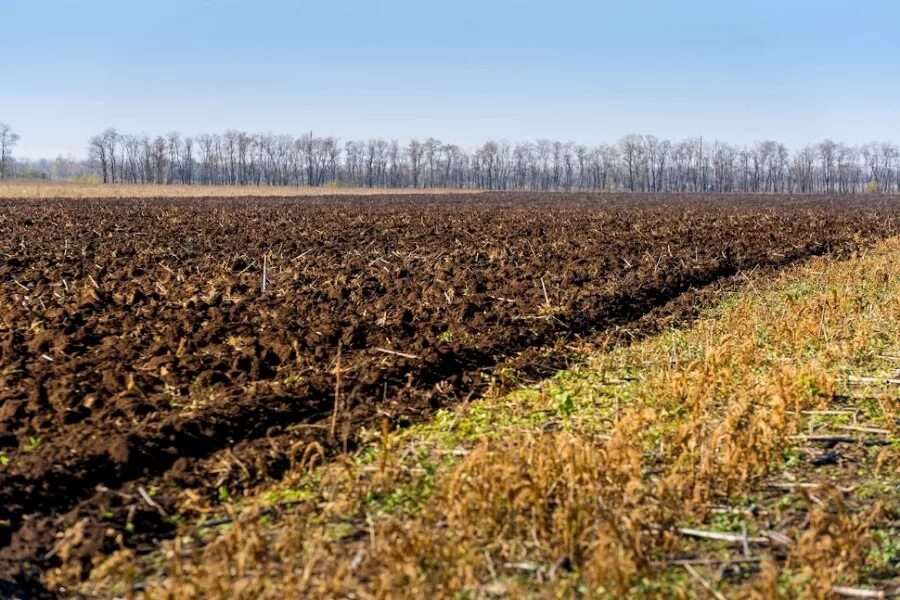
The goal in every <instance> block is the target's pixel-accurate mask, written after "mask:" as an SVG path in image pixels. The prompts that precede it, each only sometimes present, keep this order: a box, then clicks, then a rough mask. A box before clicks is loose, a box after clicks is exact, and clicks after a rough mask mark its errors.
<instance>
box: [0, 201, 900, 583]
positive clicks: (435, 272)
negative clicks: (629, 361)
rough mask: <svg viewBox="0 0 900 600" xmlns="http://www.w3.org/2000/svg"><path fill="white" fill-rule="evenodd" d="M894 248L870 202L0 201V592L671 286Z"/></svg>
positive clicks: (627, 317) (669, 297)
mask: <svg viewBox="0 0 900 600" xmlns="http://www.w3.org/2000/svg"><path fill="white" fill-rule="evenodd" d="M897 233H900V201H898V200H897V199H894V198H880V197H879V198H870V197H865V198H850V199H837V198H816V197H772V196H721V197H709V196H703V197H689V196H675V195H672V196H662V195H657V196H641V195H602V196H596V195H593V196H592V195H582V194H548V195H540V194H518V193H517V194H505V193H504V194H478V195H465V194H459V195H446V196H422V197H411V196H403V197H390V196H385V197H373V196H367V197H359V198H345V197H341V198H335V197H332V198H293V199H290V198H284V199H265V200H262V199H258V198H256V199H253V198H245V199H233V198H232V199H202V200H201V199H191V200H172V199H158V200H146V199H131V200H73V201H66V202H55V201H23V200H16V201H0V462H2V463H4V464H3V465H2V466H0V595H2V594H3V593H4V590H5V589H7V588H8V590H13V589H23V590H25V591H27V593H29V594H32V595H39V594H49V592H48V591H47V590H44V589H43V588H41V587H40V583H39V579H40V575H41V573H42V572H43V571H44V570H45V569H47V568H48V567H50V566H52V565H54V564H55V563H56V562H57V561H58V559H59V554H60V553H61V552H63V550H64V551H65V552H66V553H72V552H75V553H76V554H78V555H81V556H83V557H84V559H85V561H88V560H89V558H90V556H91V555H93V554H94V553H96V552H98V551H100V550H106V551H108V550H109V549H111V548H113V547H115V546H116V545H117V544H126V545H129V546H132V547H137V548H139V549H140V548H141V547H145V546H147V547H151V546H152V545H153V544H154V538H156V537H159V536H165V535H168V534H169V533H170V532H171V531H172V530H173V526H172V523H171V519H169V518H168V517H167V515H168V514H169V513H170V512H171V505H172V503H173V499H172V498H173V497H174V496H175V494H176V493H177V492H178V490H179V489H182V488H185V487H194V488H198V489H201V490H204V491H205V493H207V494H212V495H214V494H217V493H218V494H221V493H223V492H222V490H223V489H224V490H226V491H225V492H224V493H228V494H235V493H237V492H239V491H240V489H239V487H240V486H241V485H250V484H251V483H253V482H257V481H259V480H261V479H264V478H266V477H272V476H277V475H278V474H279V473H280V472H282V471H283V470H284V469H285V468H286V467H287V465H288V464H289V461H290V460H291V457H292V455H294V454H296V453H297V452H298V451H301V450H302V448H304V447H305V445H306V444H307V443H310V442H320V443H323V444H326V445H330V447H332V448H339V447H340V446H341V445H347V444H352V443H353V441H354V437H355V435H356V434H357V433H358V432H359V431H360V428H361V427H367V426H368V427H371V426H373V425H374V424H375V423H377V422H378V421H379V420H380V419H381V418H388V419H390V420H391V421H392V422H393V423H394V424H396V425H402V424H403V423H405V422H409V421H412V420H416V419H421V418H422V416H423V415H425V414H427V413H428V412H429V411H431V410H433V409H434V408H436V407H439V406H441V405H445V404H447V403H452V402H458V401H461V400H463V399H465V398H466V397H469V396H471V395H472V394H476V393H478V392H479V390H481V389H483V387H484V386H485V385H489V384H491V383H497V382H500V383H502V382H503V381H504V376H505V374H506V373H507V367H508V366H509V365H512V366H514V367H516V369H517V371H518V372H519V373H522V372H525V373H528V372H540V369H541V368H542V367H546V366H547V363H548V361H549V364H550V366H553V365H554V364H555V361H556V360H557V359H558V356H559V355H560V354H565V352H564V350H561V349H562V348H564V346H565V345H566V344H567V343H568V342H570V341H571V340H572V339H575V338H590V337H591V336H594V335H596V334H598V333H601V332H603V331H604V330H608V329H609V328H610V327H611V326H615V325H623V324H629V323H640V325H639V327H652V326H653V323H655V322H656V320H657V315H659V316H660V318H661V317H662V316H664V315H663V313H662V311H660V307H662V306H664V305H669V306H672V307H674V308H673V310H674V309H678V310H681V309H684V303H685V302H691V301H692V300H693V299H692V298H691V297H690V296H684V294H685V292H688V291H689V290H692V289H695V288H700V287H703V286H708V285H709V284H712V283H714V282H717V281H721V280H722V279H723V278H728V277H732V276H734V275H735V274H738V273H740V272H741V271H744V270H749V269H753V268H756V267H764V268H776V267H779V266H783V265H786V264H789V263H791V262H794V261H796V260H800V259H803V258H806V257H809V256H812V255H817V254H823V253H828V252H849V251H852V250H853V249H855V248H857V247H859V246H860V245H862V244H866V243H868V242H871V241H873V240H876V239H880V238H883V237H886V236H889V235H896V234H897ZM264 269H265V281H266V289H265V291H263V289H262V287H263V280H264ZM679 298H681V299H682V302H681V303H679ZM685 298H687V300H684V299H685ZM648 314H649V315H653V316H652V318H648V317H647V315H648ZM542 348H552V349H555V355H552V356H550V357H546V356H545V353H543V352H541V351H540V349H542ZM336 397H337V398H338V399H339V404H338V408H339V410H338V411H335V410H334V409H335V399H336ZM332 415H334V420H332V418H333V417H332ZM236 486H237V487H236ZM148 490H149V492H148ZM150 493H152V494H153V498H152V499H151V500H150V501H147V499H145V498H144V496H145V495H146V496H147V497H149V495H150ZM73 524H78V525H79V527H78V531H79V536H80V537H79V539H78V540H76V541H75V542H74V543H73V541H72V540H71V539H67V538H60V537H59V536H58V532H60V531H62V530H64V529H67V528H68V529H69V530H70V531H71V529H72V528H71V526H72V525H73ZM85 564H87V562H85ZM4 581H5V582H6V583H4ZM4 585H5V586H6V588H4Z"/></svg>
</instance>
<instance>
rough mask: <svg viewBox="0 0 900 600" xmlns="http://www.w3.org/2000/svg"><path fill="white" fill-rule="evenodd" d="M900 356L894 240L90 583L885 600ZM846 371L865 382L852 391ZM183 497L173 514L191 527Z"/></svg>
mask: <svg viewBox="0 0 900 600" xmlns="http://www.w3.org/2000/svg"><path fill="white" fill-rule="evenodd" d="M898 356H900V239H894V240H889V241H887V242H884V243H882V244H880V245H879V246H877V247H876V248H874V249H872V250H871V251H869V252H867V253H866V254H865V255H864V256H861V257H856V258H854V259H852V260H847V261H829V260H826V259H816V260H813V261H811V262H809V263H808V264H806V265H805V266H802V267H798V268H794V269H791V270H789V271H787V272H785V273H783V274H781V275H779V276H778V277H776V278H775V279H774V280H772V281H757V282H755V284H754V285H752V286H751V287H750V288H748V290H747V291H746V293H744V294H742V295H739V296H735V297H732V298H729V299H727V300H726V301H725V302H723V304H722V305H721V306H720V307H719V308H718V309H717V310H715V311H714V312H712V313H710V314H709V315H708V316H707V317H705V318H703V319H701V320H700V321H699V322H697V323H696V324H695V325H693V326H692V327H690V328H689V329H686V330H680V331H671V332H669V333H666V334H664V335H661V336H659V337H657V338H654V339H650V340H647V341H644V342H640V343H636V344H635V345H633V346H630V347H628V348H623V349H614V350H610V351H607V352H601V353H600V354H598V355H597V356H596V357H595V359H594V360H593V361H592V362H590V363H589V364H587V365H584V366H581V367H578V368H575V369H573V370H571V371H568V372H564V373H561V374H560V375H559V376H557V377H556V378H554V379H552V380H550V381H547V382H545V383H544V384H543V385H541V386H540V388H539V389H533V390H522V391H520V392H517V393H514V394H512V395H508V396H502V397H489V398H485V399H483V400H478V401H475V402H473V403H471V404H469V405H467V406H464V407H460V408H458V409H455V410H452V411H442V412H440V413H439V414H438V415H437V417H436V418H435V419H434V420H433V421H432V422H430V423H428V424H425V425H422V426H418V427H414V428H412V429H411V430H408V431H405V432H402V433H391V432H388V431H383V432H372V433H371V434H370V436H371V442H370V444H369V445H368V446H367V447H366V448H364V449H363V450H362V451H361V452H359V453H358V454H356V455H353V456H345V457H341V458H339V459H337V460H335V461H332V462H330V463H325V464H322V463H321V462H320V461H319V460H318V459H319V458H320V454H319V451H318V449H316V448H309V449H307V451H305V452H298V456H297V460H296V464H295V466H294V468H293V469H292V470H291V473H290V474H289V476H288V477H287V478H285V480H284V481H282V482H280V483H279V484H278V485H276V486H274V487H273V488H271V489H268V490H262V491H260V492H259V493H258V494H255V495H253V496H252V497H247V498H244V499H241V500H239V501H234V502H230V503H224V504H222V505H220V506H212V505H210V506H206V507H205V508H204V509H203V510H201V511H199V512H200V513H204V512H207V511H208V514H219V515H221V514H228V515H230V517H231V519H232V521H231V522H229V523H227V524H225V525H224V526H221V527H218V528H213V527H210V528H203V529H198V524H199V523H198V522H197V521H196V520H189V521H188V522H185V523H184V524H183V525H182V526H181V530H180V535H179V536H178V537H177V538H176V539H175V540H174V541H173V542H171V543H166V544H164V546H163V549H162V551H161V552H160V553H157V554H154V555H151V556H150V557H142V558H136V557H134V556H133V555H132V554H131V553H130V552H129V551H125V550H123V551H121V552H119V553H117V554H115V555H113V556H112V557H109V558H107V559H106V561H105V562H102V563H101V562H99V561H98V566H97V568H96V569H95V571H94V575H93V577H92V579H91V581H90V582H88V584H87V585H85V586H83V587H82V591H83V592H85V593H88V594H91V593H93V594H96V595H99V596H104V595H108V594H110V593H116V592H118V593H122V592H123V591H126V590H127V589H131V586H132V583H133V582H134V581H141V589H143V590H144V591H143V595H144V596H145V597H147V598H160V599H162V598H166V599H182V598H185V599H186V598H196V597H208V598H282V597H356V598H392V597H416V598H420V597H429V596H431V597H437V598H445V597H451V598H482V597H497V596H507V597H547V598H560V597H572V596H585V597H595V598H623V597H629V598H692V597H712V596H711V594H712V593H713V592H710V591H709V590H716V591H715V593H717V594H724V595H725V596H727V597H729V598H734V597H744V598H759V599H764V598H765V599H768V598H825V597H829V595H830V594H831V593H832V590H834V589H837V588H835V587H834V586H837V585H841V586H858V587H864V588H866V589H879V588H881V589H890V587H891V586H892V585H893V584H895V583H897V581H896V578H897V577H898V573H897V565H898V560H900V557H898V547H897V543H896V539H897V533H898V531H897V519H898V514H900V506H898V498H897V493H896V491H897V489H898V486H900V477H898V473H900V444H898V436H897V433H898V431H897V430H898V420H897V413H896V410H897V399H898V396H900V393H898V389H897V387H896V386H892V385H890V384H887V383H883V382H880V381H878V380H877V378H880V377H893V376H895V375H894V373H895V372H896V371H898V370H900V359H898V358H897V357H898ZM851 375H857V376H858V375H865V376H872V377H875V378H876V380H875V381H870V382H868V384H866V385H864V386H858V385H852V386H851V385H850V384H849V383H848V382H849V378H850V376H851ZM854 427H855V428H857V429H852V428H854ZM847 428H850V429H847ZM865 429H873V431H875V433H872V432H866V431H864V430H865ZM848 432H852V436H853V437H855V438H858V439H859V440H861V441H860V442H859V443H853V444H838V445H836V446H835V447H834V449H833V450H834V451H837V452H838V453H839V455H840V456H839V457H838V459H837V464H835V465H833V466H828V465H827V464H826V466H821V467H818V466H815V460H814V459H816V458H819V459H821V458H822V457H823V456H824V454H823V453H824V451H825V448H823V447H822V446H821V445H817V443H816V442H808V441H803V440H802V439H797V438H796V436H797V435H798V434H814V435H825V434H828V435H835V434H841V435H845V436H846V435H847V434H848ZM866 440H868V441H869V442H872V443H871V444H867V443H865V442H866ZM877 444H881V445H877ZM185 497H186V501H187V499H189V498H191V495H190V493H189V492H186V496H185ZM190 503H191V505H192V508H191V511H194V512H191V513H189V512H188V511H186V512H185V514H186V515H187V514H197V506H196V498H194V499H193V500H190ZM186 506H187V503H186ZM204 518H205V517H204ZM684 527H691V528H694V529H700V530H702V531H714V532H719V533H722V532H725V533H728V534H731V535H733V536H735V539H736V540H737V541H736V543H730V542H728V541H716V540H710V539H704V538H699V539H698V538H696V537H692V536H688V535H684V534H683V533H681V532H680V529H681V528H684ZM743 539H746V543H744V542H743V541H741V540H743ZM685 560H689V561H693V562H692V563H690V564H689V565H688V566H684V564H683V562H684V561H685ZM892 577H893V578H894V580H893V582H892V580H891V578H892ZM51 579H53V580H54V581H55V582H64V581H65V580H66V576H65V570H61V571H59V572H58V573H56V574H53V575H52V577H51Z"/></svg>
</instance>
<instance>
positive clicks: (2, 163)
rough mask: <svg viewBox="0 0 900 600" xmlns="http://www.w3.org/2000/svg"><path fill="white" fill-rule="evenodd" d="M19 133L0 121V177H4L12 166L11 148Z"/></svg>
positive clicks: (17, 139)
mask: <svg viewBox="0 0 900 600" xmlns="http://www.w3.org/2000/svg"><path fill="white" fill-rule="evenodd" d="M18 141H19V135H18V134H17V133H16V132H14V131H13V129H12V127H10V126H9V125H7V124H6V123H0V179H6V177H7V175H8V173H9V172H10V170H11V167H12V160H13V158H12V150H13V147H15V145H16V143H17V142H18Z"/></svg>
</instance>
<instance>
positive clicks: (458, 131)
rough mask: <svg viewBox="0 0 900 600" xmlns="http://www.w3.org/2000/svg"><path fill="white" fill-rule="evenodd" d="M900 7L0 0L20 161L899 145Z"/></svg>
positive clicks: (1, 68)
mask: <svg viewBox="0 0 900 600" xmlns="http://www.w3.org/2000/svg"><path fill="white" fill-rule="evenodd" d="M898 23H900V2H896V1H895V0H855V1H853V2H850V1H847V2H834V1H830V0H816V1H812V0H795V1H792V0H780V1H773V0H756V1H740V2H739V1H729V0H718V1H713V0H693V1H690V2H688V1H664V0H630V1H628V2H626V1H624V0H623V1H620V2H603V1H594V2H588V1H575V0H556V1H554V2H537V1H533V0H521V1H515V2H514V1H512V0H505V1H493V2H492V1H489V0H478V1H473V0H452V1H448V2H426V1H425V0H421V1H407V0H398V1H380V2H379V1H377V0H369V1H364V0H350V1H345V2H340V1H337V0H331V1H330V2H329V1H325V0H322V1H319V2H307V1H298V2H288V1H286V0H255V1H252V2H251V1H250V0H244V1H240V0H152V1H151V0H128V1H124V0H117V1H111V0H0V32H2V33H0V57H2V60H0V121H4V122H7V123H10V124H11V125H12V126H13V127H14V128H15V130H16V131H17V132H18V133H19V134H20V135H21V136H22V140H21V142H20V144H19V148H18V150H17V154H18V155H20V156H29V157H38V156H55V155H57V154H66V153H71V154H74V155H82V154H84V152H85V147H86V141H87V138H88V137H89V136H90V135H92V134H93V133H96V132H99V131H101V130H102V129H104V128H105V127H108V126H113V127H116V128H118V129H119V130H121V131H123V132H129V133H150V134H156V133H165V132H167V131H170V130H178V131H181V132H183V133H186V134H196V133H200V132H212V131H221V130H224V129H227V128H238V129H246V130H250V131H273V132H279V133H293V134H300V133H302V132H304V131H309V130H312V131H314V132H316V133H321V134H332V135H337V136H339V137H340V138H341V139H344V140H346V139H356V138H364V137H369V136H385V137H396V138H399V139H400V140H406V139H408V138H410V137H425V136H430V135H433V136H435V137H438V138H440V139H442V140H445V141H453V142H457V143H460V144H462V145H464V146H471V145H474V144H475V143H477V142H479V141H482V140H484V139H486V138H488V137H494V138H498V139H499V138H505V139H508V140H511V141H517V140H521V139H533V138H538V137H551V138H558V139H574V140H576V141H579V142H583V143H588V144H592V143H598V142H601V141H615V140H616V139H618V138H619V137H620V136H622V135H624V134H626V133H632V132H634V133H653V134H656V135H658V136H661V137H670V138H682V137H687V136H694V135H704V136H706V137H708V138H718V139H724V140H729V141H733V142H736V143H750V142H753V141H754V140H759V139H763V138H775V139H779V140H782V141H784V142H786V143H788V144H790V145H793V146H796V145H801V144H803V143H806V142H813V141H818V140H820V139H822V138H825V137H832V138H835V139H840V140H844V141H847V142H852V143H858V142H863V141H868V140H872V139H887V140H893V141H900V77H898V76H897V73H898V70H900V34H898V29H897V24H898Z"/></svg>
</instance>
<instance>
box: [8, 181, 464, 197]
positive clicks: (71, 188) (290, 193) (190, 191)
mask: <svg viewBox="0 0 900 600" xmlns="http://www.w3.org/2000/svg"><path fill="white" fill-rule="evenodd" d="M460 191H461V190H452V189H443V188H426V189H408V188H399V189H387V188H356V187H340V186H329V185H325V186H322V187H298V186H267V185H258V186H257V185H157V184H136V185H134V184H111V185H104V184H97V183H75V182H61V183H55V182H26V181H21V182H16V181H13V182H3V183H0V199H19V200H28V199H48V200H50V199H74V198H242V197H254V198H256V197H259V198H275V197H277V198H290V197H295V196H301V197H302V196H341V195H343V196H357V195H392V196H396V195H407V194H449V193H459V192H460ZM466 193H467V194H471V193H478V191H477V190H466Z"/></svg>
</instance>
